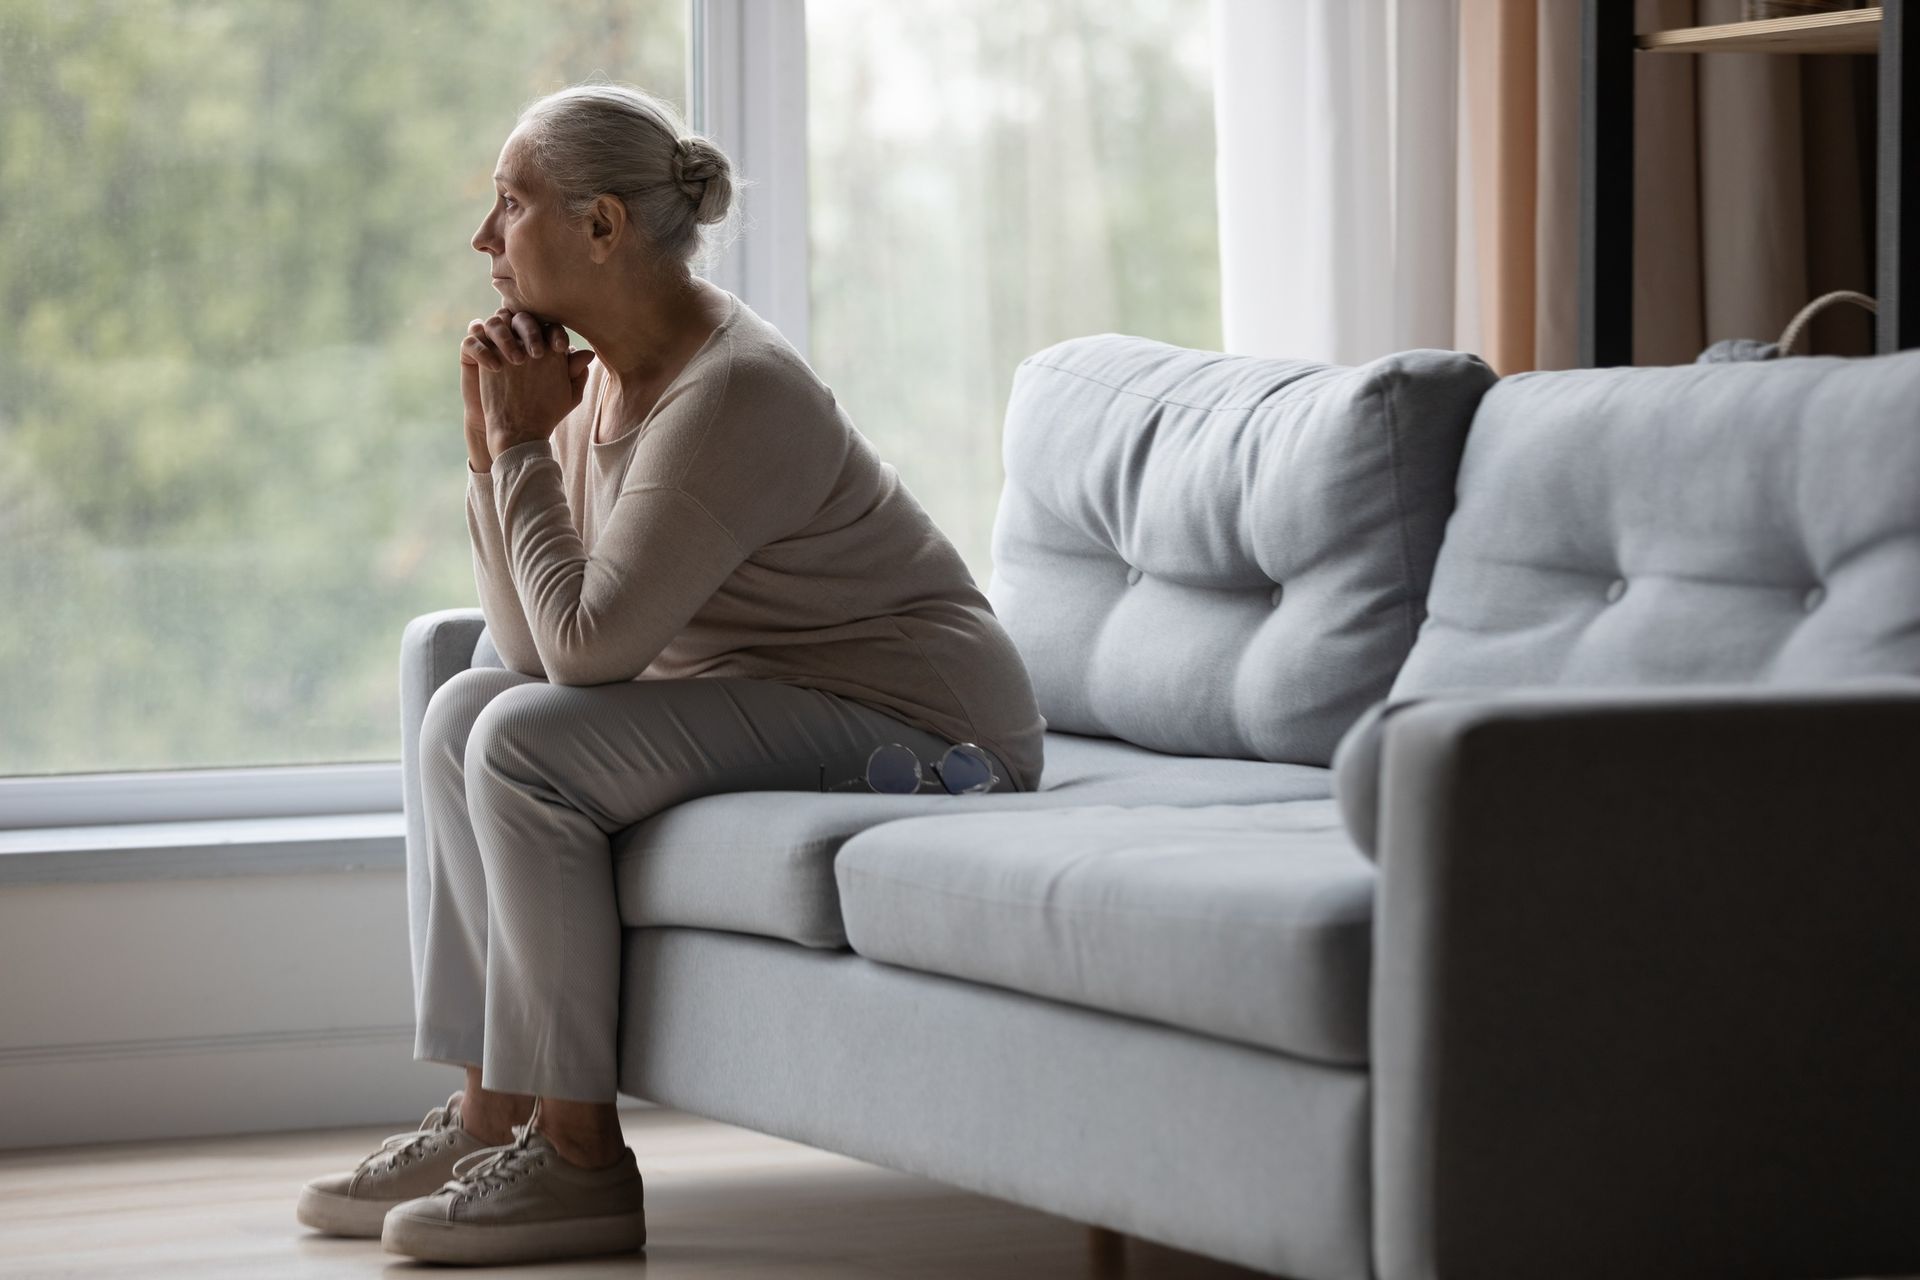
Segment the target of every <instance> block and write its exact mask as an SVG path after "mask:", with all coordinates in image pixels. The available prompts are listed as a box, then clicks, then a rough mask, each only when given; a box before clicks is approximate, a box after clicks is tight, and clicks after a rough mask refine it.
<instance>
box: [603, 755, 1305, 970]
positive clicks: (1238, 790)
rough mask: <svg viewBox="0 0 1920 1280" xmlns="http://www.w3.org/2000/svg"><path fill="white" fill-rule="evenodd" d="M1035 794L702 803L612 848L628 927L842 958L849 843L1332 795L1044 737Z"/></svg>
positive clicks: (1264, 772)
mask: <svg viewBox="0 0 1920 1280" xmlns="http://www.w3.org/2000/svg"><path fill="white" fill-rule="evenodd" d="M1045 753H1046V764H1045V768H1044V770H1043V772H1042V775H1041V779H1040V789H1039V790H1038V791H996V792H991V793H989V794H987V795H971V796H949V795H945V794H941V793H936V792H923V793H921V794H920V795H917V796H886V795H872V794H868V793H861V792H851V791H845V792H833V793H830V794H826V795H822V794H821V793H819V792H817V791H732V792H724V793H720V794H716V795H710V796H701V797H699V798H697V799H694V800H688V801H685V802H683V803H681V804H677V805H675V806H673V807H672V808H670V809H667V810H665V811H663V812H661V813H657V814H655V815H654V816H653V817H651V818H648V819H647V820H646V821H644V822H638V823H635V824H634V825H633V826H631V827H627V828H625V829H624V830H622V831H621V832H619V833H618V834H617V835H615V837H614V839H613V856H614V887H615V891H616V894H617V900H618V903H619V908H620V919H621V921H622V923H624V924H626V925H628V926H629V927H634V928H638V927H642V926H647V925H691V926H696V927H699V928H707V929H731V930H734V931H737V932H741V933H756V934H762V935H764V936H766V937H770V938H784V939H786V940H788V941H790V942H798V943H800V944H801V945H803V946H809V947H830V948H844V947H845V946H846V945H847V934H846V929H845V927H844V926H843V925H842V924H841V921H840V899H839V892H838V890H837V889H836V888H835V885H834V878H833V858H834V855H835V854H836V853H838V852H839V850H840V846H841V844H842V843H844V842H845V841H846V840H847V838H848V837H849V836H852V835H854V834H856V833H858V832H861V831H865V830H867V829H868V828H870V827H874V826H878V825H880V824H882V823H891V822H898V821H900V820H901V819H903V818H913V817H919V816H927V815H937V814H950V813H981V812H1008V813H1015V814H1026V813H1029V812H1031V811H1034V810H1039V809H1048V808H1059V807H1062V806H1072V805H1086V804H1114V803H1132V804H1154V803H1159V804H1166V805H1181V806H1198V805H1211V804H1257V803H1261V802H1271V801H1276V800H1291V799H1312V798H1320V797H1325V796H1328V795H1331V794H1332V783H1331V780H1330V777H1329V774H1328V771H1327V770H1325V769H1321V768H1316V767H1313V766H1310V765H1293V764H1272V763H1269V762H1267V761H1264V760H1225V759H1215V758H1212V757H1205V756H1173V755H1166V754H1163V753H1161V752H1158V751H1150V750H1148V749H1147V748H1145V747H1138V746H1134V745H1133V744H1132V743H1128V742H1121V741H1119V740H1117V739H1112V738H1093V737H1084V736H1081V735H1078V734H1070V733H1048V734H1047V735H1046V738H1045Z"/></svg>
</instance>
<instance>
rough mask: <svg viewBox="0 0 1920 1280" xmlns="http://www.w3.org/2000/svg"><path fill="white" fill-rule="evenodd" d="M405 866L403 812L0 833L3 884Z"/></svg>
mask: <svg viewBox="0 0 1920 1280" xmlns="http://www.w3.org/2000/svg"><path fill="white" fill-rule="evenodd" d="M405 866H406V818H405V815H403V814H401V813H400V812H398V811H389V812H384V813H335V814H320V815H316V816H310V817H297V818H232V819H223V820H213V821H194V822H147V823H118V824H113V825H106V826H89V827H37V828H25V829H20V830H13V831H0V888H4V887H7V886H11V885H32V884H93V883H106V882H110V881H125V880H179V879H204V878H208V877H221V876H241V875H294V874H306V873H311V872H327V871H397V870H400V869H402V868H404V867H405Z"/></svg>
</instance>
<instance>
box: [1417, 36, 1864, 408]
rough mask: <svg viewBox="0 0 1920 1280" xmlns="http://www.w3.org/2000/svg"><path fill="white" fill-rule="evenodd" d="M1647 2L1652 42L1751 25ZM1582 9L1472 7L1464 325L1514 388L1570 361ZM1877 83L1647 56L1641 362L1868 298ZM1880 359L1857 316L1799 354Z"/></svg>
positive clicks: (1834, 316)
mask: <svg viewBox="0 0 1920 1280" xmlns="http://www.w3.org/2000/svg"><path fill="white" fill-rule="evenodd" d="M1636 3H1637V5H1638V8H1637V11H1636V22H1637V25H1638V29H1639V30H1641V31H1643V32H1644V31H1652V30H1659V29H1663V28H1669V27H1686V26H1697V25H1704V24H1708V23H1714V22H1731V21H1736V20H1738V18H1739V16H1740V15H1739V7H1740V6H1739V0H1636ZM1579 10H1580V6H1579V5H1578V4H1576V3H1574V2H1573V0H1461V8H1460V60H1461V67H1460V83H1461V95H1460V120H1461V130H1460V133H1461V137H1460V146H1459V148H1458V151H1457V155H1458V163H1459V166H1460V167H1459V173H1458V190H1459V193H1460V201H1461V208H1460V210H1459V216H1458V220H1457V225H1458V227H1459V238H1460V244H1459V246H1458V259H1459V264H1460V268H1461V273H1462V276H1463V280H1462V287H1461V288H1460V289H1459V290H1458V293H1457V303H1456V316H1455V327H1456V330H1457V334H1458V345H1459V346H1461V347H1463V348H1465V349H1467V350H1475V351H1479V352H1480V353H1481V354H1482V355H1484V356H1485V357H1486V359H1487V360H1488V362H1489V363H1490V364H1492V365H1493V366H1494V368H1495V369H1497V370H1498V371H1499V372H1501V373H1502V374H1508V373H1518V372H1520V371H1522V370H1525V369H1559V368H1568V367H1571V366H1572V365H1573V364H1574V363H1575V342H1576V336H1577V332H1578V313H1577V305H1578V295H1577V279H1578V275H1577V271H1578V252H1579V249H1578V240H1577V237H1578V232H1579V214H1578V187H1577V172H1576V166H1577V162H1578V157H1579V132H1578V130H1579V112H1580V103H1579V91H1580V63H1579V55H1580V32H1579V20H1580V14H1579ZM1873 82H1874V67H1873V59H1871V58H1864V57H1852V58H1849V57H1818V58H1814V57H1807V58H1801V57H1788V56H1779V55H1768V54H1710V55H1688V54H1650V53H1643V54H1637V55H1636V73H1635V102H1634V112H1635V158H1634V182H1635V188H1636V190H1635V216H1634V308H1633V314H1634V362H1635V363H1636V364H1682V363H1686V362H1688V361H1691V360H1692V359H1693V358H1694V357H1695V356H1696V355H1698V354H1699V352H1700V350H1701V349H1702V348H1703V347H1705V346H1707V345H1708V344H1709V343H1712V342H1715V341H1718V340H1720V339H1722V338H1760V339H1764V340H1768V341H1771V340H1773V339H1775V338H1777V337H1778V336H1779V335H1780V331H1781V330H1782V329H1783V328H1784V327H1785V326H1786V324H1787V322H1788V320H1790V319H1791V318H1792V316H1793V314H1794V313H1795V312H1796V311H1798V310H1799V309H1800V307H1801V306H1802V305H1803V304H1805V303H1806V302H1807V301H1809V300H1810V299H1812V298H1813V297H1815V296H1817V295H1818V294H1821V293H1825V292H1827V291H1829V290H1833V289H1857V290H1860V291H1862V292H1865V293H1872V292H1873V284H1872V278H1871V267H1872V253H1871V246H1872V238H1873V237H1872V231H1873V186H1872V184H1873V164H1872V150H1871V147H1872V128H1873ZM1809 339H1810V341H1809ZM1872 349H1873V328H1872V318H1871V317H1870V316H1869V315H1868V314H1867V313H1866V312H1865V311H1864V310H1861V309H1860V308H1857V307H1850V306H1840V307H1834V308H1830V309H1829V310H1827V311H1825V312H1823V313H1822V314H1821V316H1820V318H1819V319H1818V320H1816V321H1815V322H1814V325H1813V327H1812V329H1811V330H1810V331H1809V335H1808V338H1803V339H1802V345H1801V347H1800V350H1802V351H1806V350H1812V351H1816V352H1821V353H1832V354H1844V355H1865V354H1868V353H1869V352H1871V351H1872Z"/></svg>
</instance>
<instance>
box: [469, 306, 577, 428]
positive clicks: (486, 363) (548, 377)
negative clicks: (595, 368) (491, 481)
mask: <svg viewBox="0 0 1920 1280" xmlns="http://www.w3.org/2000/svg"><path fill="white" fill-rule="evenodd" d="M592 363H593V352H592V351H590V350H587V351H575V350H574V349H573V345H572V343H571V342H570V341H569V340H568V338H567V330H566V327H565V326H564V325H558V324H547V323H545V322H543V321H542V320H541V319H540V318H539V317H538V316H536V315H534V314H533V313H532V312H531V311H515V310H513V309H512V308H511V307H501V308H500V309H499V310H498V311H496V312H494V313H493V314H492V315H490V316H488V317H487V318H486V319H484V320H475V321H474V322H473V323H472V324H470V325H468V326H467V336H466V337H465V338H462V339H461V340H460V394H461V399H462V401H463V402H464V405H465V410H466V430H467V445H468V450H469V453H470V454H471V453H476V452H478V451H479V450H481V449H482V448H484V450H485V452H484V455H483V456H484V457H486V458H487V459H489V460H491V459H493V458H496V457H498V456H499V455H500V454H501V453H502V452H503V451H504V450H507V449H511V448H512V447H513V446H514V445H517V444H526V443H527V442H528V441H531V440H545V439H547V438H548V437H550V436H551V435H552V434H553V429H554V428H555V427H557V426H559V425H560V420H561V419H562V418H564V417H566V416H567V414H569V413H571V412H572V411H573V409H574V407H575V406H576V405H578V404H579V403H580V398H581V396H582V395H583V394H585V391H586V386H587V368H588V366H589V365H591V364H592Z"/></svg>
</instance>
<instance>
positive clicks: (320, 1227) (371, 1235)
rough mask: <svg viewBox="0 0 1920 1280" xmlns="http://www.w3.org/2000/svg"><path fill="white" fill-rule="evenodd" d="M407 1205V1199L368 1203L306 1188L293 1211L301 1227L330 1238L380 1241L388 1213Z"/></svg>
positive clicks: (369, 1201)
mask: <svg viewBox="0 0 1920 1280" xmlns="http://www.w3.org/2000/svg"><path fill="white" fill-rule="evenodd" d="M282 1203H283V1204H284V1203H285V1202H284V1201H282ZM405 1203H406V1200H404V1199H402V1200H368V1199H366V1198H365V1197H359V1198H356V1197H354V1196H337V1195H334V1194H333V1193H332V1192H330V1191H322V1190H321V1189H320V1188H318V1187H305V1188H302V1190H301V1192H300V1202H299V1204H297V1205H296V1206H295V1207H294V1215H295V1216H296V1217H298V1218H299V1219H300V1221H301V1223H302V1224H304V1225H306V1226H309V1227H312V1228H313V1229H314V1230H315V1231H324V1232H326V1233H327V1234H328V1235H333V1236H359V1237H361V1238H363V1239H368V1240H377V1239H379V1238H380V1234H381V1230H382V1227H383V1225H384V1223H385V1222H386V1218H387V1210H389V1209H391V1208H393V1206H395V1205H397V1204H405ZM282 1212H285V1210H282Z"/></svg>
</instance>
